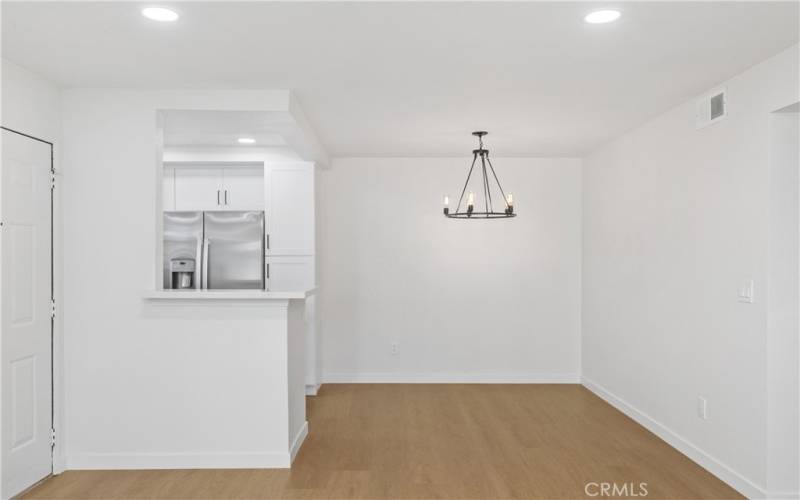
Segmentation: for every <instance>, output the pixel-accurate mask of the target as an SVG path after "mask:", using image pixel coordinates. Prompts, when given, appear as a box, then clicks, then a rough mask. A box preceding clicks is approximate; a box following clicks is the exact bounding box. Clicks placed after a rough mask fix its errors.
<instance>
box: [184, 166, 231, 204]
mask: <svg viewBox="0 0 800 500" xmlns="http://www.w3.org/2000/svg"><path fill="white" fill-rule="evenodd" d="M223 206H224V205H223V204H222V169H221V168H213V167H176V168H175V210H185V211H192V210H221V209H222V208H223Z"/></svg>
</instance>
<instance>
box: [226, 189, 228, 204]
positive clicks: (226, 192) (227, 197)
mask: <svg viewBox="0 0 800 500" xmlns="http://www.w3.org/2000/svg"><path fill="white" fill-rule="evenodd" d="M225 204H226V205H227V204H228V190H227V189H226V190H225Z"/></svg>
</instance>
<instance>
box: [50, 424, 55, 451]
mask: <svg viewBox="0 0 800 500" xmlns="http://www.w3.org/2000/svg"><path fill="white" fill-rule="evenodd" d="M55 445H56V430H55V429H53V428H52V427H51V428H50V446H51V447H52V446H55Z"/></svg>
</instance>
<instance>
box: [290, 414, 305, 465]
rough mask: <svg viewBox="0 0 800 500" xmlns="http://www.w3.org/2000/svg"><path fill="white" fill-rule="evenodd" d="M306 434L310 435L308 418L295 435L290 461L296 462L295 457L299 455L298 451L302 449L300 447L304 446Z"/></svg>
mask: <svg viewBox="0 0 800 500" xmlns="http://www.w3.org/2000/svg"><path fill="white" fill-rule="evenodd" d="M306 436H308V421H307V420H306V421H305V422H303V425H302V426H301V427H300V430H299V431H297V435H296V436H295V437H294V441H292V447H291V448H290V449H289V457H290V458H289V461H290V462H294V457H296V456H297V452H298V451H300V447H301V446H303V442H304V441H305V440H306Z"/></svg>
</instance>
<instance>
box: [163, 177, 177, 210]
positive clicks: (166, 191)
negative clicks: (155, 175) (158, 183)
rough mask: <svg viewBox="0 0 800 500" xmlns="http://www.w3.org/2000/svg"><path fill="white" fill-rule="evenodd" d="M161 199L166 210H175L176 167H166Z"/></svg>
mask: <svg viewBox="0 0 800 500" xmlns="http://www.w3.org/2000/svg"><path fill="white" fill-rule="evenodd" d="M162 188H163V189H162V194H161V201H162V206H163V208H164V211H172V210H175V169H174V168H172V167H165V168H164V177H163V183H162Z"/></svg>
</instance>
